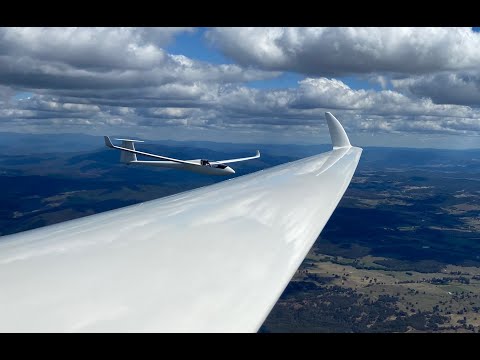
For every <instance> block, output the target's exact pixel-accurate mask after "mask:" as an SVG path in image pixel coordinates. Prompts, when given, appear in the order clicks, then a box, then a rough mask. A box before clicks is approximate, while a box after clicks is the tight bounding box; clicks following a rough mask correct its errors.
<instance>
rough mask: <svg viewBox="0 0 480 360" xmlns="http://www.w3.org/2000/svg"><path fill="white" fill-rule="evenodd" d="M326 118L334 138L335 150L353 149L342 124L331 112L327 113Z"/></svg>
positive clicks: (331, 135)
mask: <svg viewBox="0 0 480 360" xmlns="http://www.w3.org/2000/svg"><path fill="white" fill-rule="evenodd" d="M325 118H326V119H327V124H328V130H329V131H330V137H331V138H332V145H333V149H338V148H348V147H351V146H352V145H351V144H350V140H348V136H347V133H346V132H345V129H344V128H343V126H342V124H340V121H338V120H337V119H336V118H335V116H333V115H332V114H331V113H329V112H326V113H325Z"/></svg>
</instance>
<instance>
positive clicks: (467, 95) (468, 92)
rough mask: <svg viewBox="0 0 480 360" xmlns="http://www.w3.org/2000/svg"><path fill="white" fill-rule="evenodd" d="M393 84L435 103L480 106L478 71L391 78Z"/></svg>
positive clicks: (408, 92)
mask: <svg viewBox="0 0 480 360" xmlns="http://www.w3.org/2000/svg"><path fill="white" fill-rule="evenodd" d="M392 84H393V86H394V87H395V88H396V89H397V90H399V91H402V92H404V93H406V94H410V95H413V96H416V97H424V98H430V99H432V101H433V102H435V103H437V104H460V105H470V106H474V107H480V73H478V72H460V73H438V74H432V75H424V76H416V77H411V78H406V79H398V80H392Z"/></svg>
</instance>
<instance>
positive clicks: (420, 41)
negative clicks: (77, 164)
mask: <svg viewBox="0 0 480 360" xmlns="http://www.w3.org/2000/svg"><path fill="white" fill-rule="evenodd" d="M479 30H480V28H473V29H472V28H193V29H192V28H145V29H144V28H0V35H1V36H0V39H1V40H0V51H1V52H2V54H6V55H5V56H4V57H2V59H1V60H0V120H1V121H2V122H1V124H2V125H1V128H0V131H16V132H31V133H34V132H41V133H52V132H53V133H58V132H80V133H88V134H103V133H109V134H117V135H129V134H132V133H134V134H136V135H137V136H138V137H145V138H150V139H173V140H198V139H203V140H209V141H231V142H269V143H272V142H273V143H275V142H280V143H318V142H327V141H328V135H327V134H328V133H327V132H326V126H325V123H324V119H323V114H324V112H325V111H331V112H332V113H334V114H335V115H336V116H337V117H338V118H339V119H340V120H341V121H342V122H343V123H344V125H345V127H346V128H347V130H348V132H349V134H350V136H351V138H352V139H354V140H356V141H357V142H358V145H363V146H368V145H379V146H386V145H392V146H412V147H416V146H421V147H425V146H426V147H446V148H452V147H453V148H463V147H480V142H479V135H480V110H479V107H480V61H479V59H480V33H479ZM459 44H460V46H459Z"/></svg>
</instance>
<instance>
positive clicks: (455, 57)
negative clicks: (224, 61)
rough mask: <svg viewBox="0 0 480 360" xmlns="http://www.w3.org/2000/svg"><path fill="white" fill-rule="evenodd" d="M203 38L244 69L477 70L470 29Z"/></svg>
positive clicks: (282, 31) (295, 31)
mask: <svg viewBox="0 0 480 360" xmlns="http://www.w3.org/2000/svg"><path fill="white" fill-rule="evenodd" d="M206 37H207V39H208V40H209V41H210V42H211V43H212V44H214V45H215V46H217V47H218V48H219V49H220V50H221V51H222V52H223V53H224V54H225V55H227V56H229V57H230V58H232V59H233V60H234V61H236V62H238V63H239V64H241V65H244V66H256V67H258V68H261V69H268V70H282V71H294V72H298V73H302V74H306V75H310V76H325V75H326V76H334V75H343V74H365V73H398V74H420V73H431V72H435V71H440V70H464V69H475V68H478V66H479V59H480V34H478V33H475V32H473V31H472V30H471V28H217V29H212V30H210V31H209V32H208V33H207V34H206Z"/></svg>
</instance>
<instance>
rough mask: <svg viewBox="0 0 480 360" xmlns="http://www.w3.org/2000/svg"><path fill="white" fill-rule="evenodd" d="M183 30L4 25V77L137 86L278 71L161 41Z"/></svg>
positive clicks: (79, 85)
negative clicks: (219, 60)
mask: <svg viewBox="0 0 480 360" xmlns="http://www.w3.org/2000/svg"><path fill="white" fill-rule="evenodd" d="M181 31H185V29H170V28H160V29H155V28H148V29H133V28H106V29H103V28H101V29H92V28H62V29H58V28H47V29H44V28H1V29H0V79H1V80H0V81H1V83H2V85H9V86H17V87H26V88H37V89H118V88H129V89H137V88H145V87H152V86H160V85H163V84H168V83H192V82H195V81H214V82H237V81H252V80H258V79H264V78H270V77H274V76H277V75H278V73H272V72H265V71H260V70H251V69H243V68H241V67H240V66H238V65H234V64H224V65H212V64H209V63H204V62H200V61H195V60H192V59H189V58H187V57H185V56H182V55H171V54H168V53H166V52H165V51H164V50H163V49H162V48H160V47H159V45H162V44H164V43H166V42H167V41H168V39H170V38H171V37H172V36H173V35H174V34H175V33H178V32H181Z"/></svg>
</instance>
